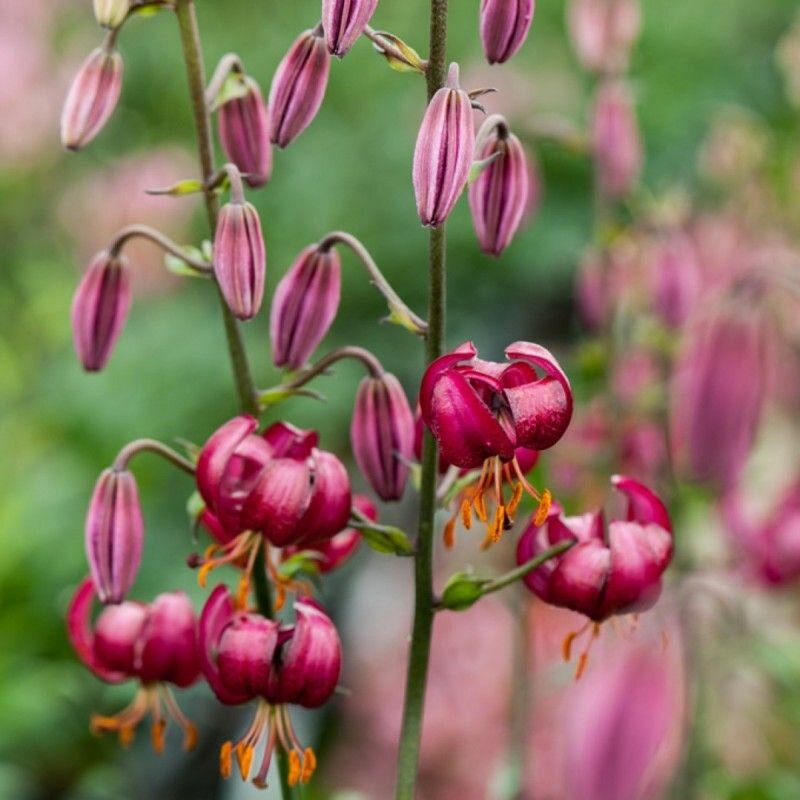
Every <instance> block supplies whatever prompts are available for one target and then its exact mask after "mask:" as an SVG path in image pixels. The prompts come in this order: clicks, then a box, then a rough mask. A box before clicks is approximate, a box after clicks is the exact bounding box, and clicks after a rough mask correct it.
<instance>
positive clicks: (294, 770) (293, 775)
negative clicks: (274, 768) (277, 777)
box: [287, 750, 302, 786]
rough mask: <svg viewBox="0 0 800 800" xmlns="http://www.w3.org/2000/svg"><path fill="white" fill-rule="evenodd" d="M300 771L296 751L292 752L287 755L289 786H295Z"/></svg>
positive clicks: (298, 757) (300, 773)
mask: <svg viewBox="0 0 800 800" xmlns="http://www.w3.org/2000/svg"><path fill="white" fill-rule="evenodd" d="M301 775H302V769H301V768H300V756H299V755H297V750H292V751H291V752H290V753H289V777H288V781H287V782H288V784H289V786H295V785H296V784H297V782H298V781H299V780H300V776H301Z"/></svg>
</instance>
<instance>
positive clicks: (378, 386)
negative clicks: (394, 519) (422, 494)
mask: <svg viewBox="0 0 800 800" xmlns="http://www.w3.org/2000/svg"><path fill="white" fill-rule="evenodd" d="M350 442H351V443H352V446H353V454H354V455H355V458H356V462H357V464H358V467H359V469H360V470H361V473H362V474H363V475H364V477H365V478H366V479H367V481H368V482H369V484H370V486H372V488H373V489H374V490H375V493H376V494H377V495H378V497H380V498H381V500H399V499H400V498H401V497H402V496H403V491H404V490H405V488H406V481H407V480H408V463H409V462H410V461H411V460H412V458H413V457H414V415H413V414H412V413H411V407H410V406H409V404H408V400H407V399H406V394H405V392H404V391H403V387H402V386H401V385H400V381H398V380H397V378H395V376H394V375H392V374H391V373H389V372H384V373H383V375H381V376H380V377H367V378H364V380H363V381H362V382H361V385H360V386H359V387H358V393H357V394H356V404H355V410H354V412H353V421H352V425H351V427H350Z"/></svg>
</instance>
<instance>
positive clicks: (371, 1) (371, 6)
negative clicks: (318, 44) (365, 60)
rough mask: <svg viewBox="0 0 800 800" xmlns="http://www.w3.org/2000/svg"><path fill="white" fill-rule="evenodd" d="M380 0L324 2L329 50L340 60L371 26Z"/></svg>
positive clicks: (323, 11) (323, 17)
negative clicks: (370, 23) (370, 22)
mask: <svg viewBox="0 0 800 800" xmlns="http://www.w3.org/2000/svg"><path fill="white" fill-rule="evenodd" d="M377 6H378V0H322V27H323V28H324V30H325V41H326V42H327V45H328V50H330V52H331V53H332V54H333V55H335V56H339V57H340V58H341V57H342V56H343V55H344V54H345V53H346V52H347V51H348V50H349V49H350V48H351V47H352V46H353V44H355V41H356V39H358V37H359V36H361V34H362V33H364V29H365V28H366V27H367V25H368V24H369V21H370V19H372V15H373V14H374V13H375V9H376V8H377Z"/></svg>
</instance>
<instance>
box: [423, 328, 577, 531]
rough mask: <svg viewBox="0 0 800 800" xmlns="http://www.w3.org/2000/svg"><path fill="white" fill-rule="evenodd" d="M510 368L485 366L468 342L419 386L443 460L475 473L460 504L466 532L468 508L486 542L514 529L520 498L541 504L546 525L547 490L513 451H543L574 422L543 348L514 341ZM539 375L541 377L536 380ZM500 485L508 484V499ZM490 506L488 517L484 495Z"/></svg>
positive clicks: (558, 374)
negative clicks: (484, 530)
mask: <svg viewBox="0 0 800 800" xmlns="http://www.w3.org/2000/svg"><path fill="white" fill-rule="evenodd" d="M506 357H507V358H508V359H509V362H510V363H508V364H498V363H495V362H492V361H482V360H481V359H479V358H478V357H477V350H476V349H475V346H474V345H473V344H472V342H467V343H465V344H463V345H461V347H459V348H457V349H456V350H455V351H453V352H452V353H448V354H446V355H444V356H442V357H441V358H438V359H437V360H436V361H434V362H433V363H432V364H431V365H430V366H429V367H428V369H427V371H426V372H425V375H424V376H423V378H422V385H421V387H420V395H419V403H420V411H421V414H422V418H423V420H424V421H425V424H426V425H427V426H428V428H429V429H430V431H431V433H432V434H433V436H434V437H435V439H436V441H437V443H438V444H439V448H440V453H441V457H442V458H443V459H444V461H446V462H447V463H448V464H452V465H453V466H455V467H459V468H461V469H466V470H473V469H480V474H479V477H478V482H477V485H476V486H475V488H474V490H473V491H472V493H471V495H470V496H469V498H466V499H465V500H464V501H463V503H462V506H461V509H460V513H461V517H462V520H463V522H464V525H465V527H467V528H468V527H470V525H471V521H472V513H473V510H474V512H475V514H476V515H477V516H478V518H479V519H480V520H481V521H482V522H484V523H485V524H486V525H487V529H488V539H487V544H488V543H491V542H496V541H498V540H499V539H500V536H501V535H502V531H503V530H508V529H509V528H510V527H511V526H512V525H513V522H514V520H513V517H514V513H515V511H516V508H517V506H518V505H519V503H520V501H521V499H522V495H523V493H525V492H527V493H528V494H530V495H531V496H532V497H533V498H534V499H535V500H537V501H538V502H539V509H538V511H537V514H536V518H537V519H539V520H540V522H543V521H544V520H545V519H546V518H547V513H548V509H549V507H550V501H551V498H550V492H549V491H547V490H546V489H545V490H544V491H543V492H541V493H540V492H539V491H538V490H537V489H536V488H535V487H534V486H532V485H531V484H530V483H529V482H528V480H527V479H526V478H525V473H524V471H523V470H522V468H521V467H520V464H519V461H518V460H517V457H516V453H517V450H518V448H528V449H531V450H537V451H538V450H545V449H547V448H548V447H552V446H553V445H554V444H556V442H558V440H559V439H560V438H561V437H562V436H563V435H564V431H566V429H567V426H568V425H569V422H570V419H571V418H572V406H573V401H572V389H571V387H570V384H569V380H568V378H567V376H566V374H565V373H564V371H563V370H562V369H561V366H560V365H559V363H558V361H556V359H555V357H554V356H553V355H552V353H550V351H549V350H546V349H545V348H544V347H542V346H541V345H538V344H532V343H530V342H515V343H514V344H512V345H510V346H509V347H508V348H506ZM537 370H541V371H542V372H543V373H544V375H543V376H542V377H540V376H539V374H538V372H537ZM504 480H505V481H507V482H508V483H509V484H511V485H512V487H513V489H512V492H511V497H510V499H509V500H508V501H506V499H505V497H504V493H503V483H504ZM487 494H489V495H490V496H491V499H493V500H494V503H495V511H494V514H493V515H492V517H491V519H490V517H489V512H488V510H487V508H486V503H485V496H486V495H487Z"/></svg>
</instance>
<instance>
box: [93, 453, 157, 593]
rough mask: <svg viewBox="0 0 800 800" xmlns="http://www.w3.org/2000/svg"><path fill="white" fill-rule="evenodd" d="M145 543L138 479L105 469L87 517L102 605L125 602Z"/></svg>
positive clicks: (95, 584)
mask: <svg viewBox="0 0 800 800" xmlns="http://www.w3.org/2000/svg"><path fill="white" fill-rule="evenodd" d="M143 540H144V522H143V521H142V510H141V507H140V506H139V493H138V491H137V489H136V480H135V479H134V477H133V475H132V474H131V473H130V472H129V471H128V470H116V469H107V470H104V471H103V472H102V474H101V475H100V478H99V479H98V481H97V484H96V485H95V487H94V493H93V494H92V500H91V502H90V504H89V511H88V513H87V515H86V558H87V559H88V561H89V570H90V572H91V575H92V582H93V583H94V586H95V591H96V592H97V596H98V597H99V598H100V601H101V602H103V603H120V602H122V600H124V599H125V595H127V593H128V592H129V591H130V588H131V586H133V582H134V580H136V573H137V572H138V571H139V564H140V563H141V560H142V542H143Z"/></svg>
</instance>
